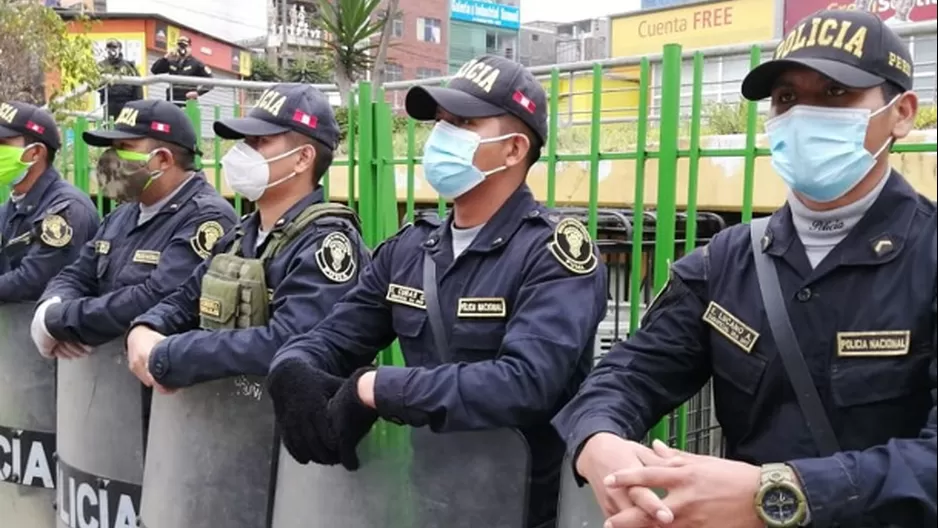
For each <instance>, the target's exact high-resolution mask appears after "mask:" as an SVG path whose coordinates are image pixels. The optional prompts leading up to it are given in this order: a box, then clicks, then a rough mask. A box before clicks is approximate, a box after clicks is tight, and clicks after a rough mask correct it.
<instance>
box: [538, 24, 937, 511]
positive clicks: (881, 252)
mask: <svg viewBox="0 0 938 528" xmlns="http://www.w3.org/2000/svg"><path fill="white" fill-rule="evenodd" d="M911 89H912V58H911V56H910V53H909V50H908V48H907V47H906V45H905V44H904V43H903V42H902V41H901V40H900V39H899V37H898V36H897V35H896V34H895V33H894V32H893V31H892V30H891V29H890V28H889V27H888V26H886V25H885V24H884V23H883V22H882V21H881V20H880V19H879V18H878V17H877V16H875V15H872V14H870V13H867V12H861V11H852V10H832V11H820V12H818V13H815V14H813V15H811V16H809V17H807V18H806V19H804V20H803V21H801V22H800V23H799V24H798V25H797V26H796V27H795V28H794V29H793V30H792V31H791V32H790V33H789V34H788V35H787V36H786V37H785V38H784V39H783V41H782V42H781V44H780V45H779V46H778V48H777V49H776V51H775V58H774V59H773V60H771V61H769V62H766V63H764V64H762V65H760V66H758V67H757V68H755V69H754V70H753V71H752V72H750V74H749V75H748V76H747V77H746V79H745V80H744V81H743V84H742V93H743V96H744V97H746V98H747V99H750V100H759V99H763V98H771V110H770V114H771V115H770V119H769V120H768V121H767V122H766V125H765V128H766V133H767V135H768V140H769V144H770V147H771V153H772V154H771V155H772V166H773V167H774V168H775V171H776V172H777V173H778V175H779V176H780V177H781V178H782V179H783V180H784V181H785V182H786V184H788V186H789V187H790V189H791V192H790V194H789V196H788V200H787V203H786V204H785V205H784V206H783V207H782V208H781V209H779V210H778V211H776V212H775V213H774V214H773V215H771V216H770V217H766V218H761V219H757V220H754V221H753V222H752V224H751V225H748V226H747V225H738V226H734V227H731V228H729V229H727V230H725V231H723V232H721V233H719V234H718V235H717V236H716V237H714V238H713V240H712V241H711V242H710V243H709V244H708V245H707V246H706V247H703V248H700V249H698V250H696V251H694V252H693V253H691V254H690V255H687V256H686V257H684V258H682V259H680V260H678V261H677V262H676V263H675V264H674V266H673V268H672V270H671V278H670V281H669V283H668V285H667V286H666V288H665V289H664V290H663V292H662V293H661V294H660V296H659V297H658V298H657V299H656V301H655V302H654V303H653V304H652V306H650V307H649V309H648V311H647V313H646V314H645V318H644V324H643V325H642V327H641V329H640V330H639V331H638V332H637V333H636V334H635V335H634V336H632V337H631V338H630V339H629V340H628V341H626V342H623V343H619V344H617V345H615V346H614V348H613V349H612V351H611V352H610V353H609V355H608V356H607V357H606V358H605V359H604V360H603V361H602V362H601V363H600V364H599V365H598V366H597V368H596V369H595V370H594V371H593V373H592V374H591V375H590V377H589V378H588V379H587V381H586V382H585V383H584V385H583V387H582V388H581V390H580V392H579V394H578V395H577V397H576V398H574V400H573V401H572V402H571V403H570V404H569V405H568V406H567V407H566V408H565V409H564V410H563V411H561V412H560V413H559V414H558V416H557V417H556V418H555V420H554V424H555V425H556V427H557V429H558V431H560V433H561V434H562V435H563V436H564V437H565V438H567V439H568V444H567V447H568V449H569V452H570V453H571V455H572V456H573V457H574V460H575V462H574V466H575V468H574V469H575V471H576V473H577V474H578V476H579V477H581V478H582V479H584V480H586V481H588V482H589V484H590V485H591V486H592V488H593V491H594V493H595V495H596V498H597V499H598V501H599V504H600V506H602V509H603V511H604V513H605V515H606V516H607V517H609V520H608V523H609V524H608V525H607V526H608V527H611V528H638V527H648V526H654V525H655V524H661V525H669V526H673V527H685V526H694V527H702V528H710V527H713V528H716V527H719V528H757V527H764V526H770V527H778V528H793V527H796V526H816V527H833V526H856V527H863V528H866V527H870V528H876V527H913V526H934V525H935V523H936V503H938V498H936V417H935V397H936V388H938V387H936V351H938V343H936V341H938V334H936V320H938V313H936V311H938V307H936V266H938V263H936V207H935V204H934V203H932V202H930V201H929V200H928V199H926V198H925V197H923V196H921V195H919V194H918V193H916V192H915V190H914V189H913V188H912V187H911V186H910V185H909V183H908V182H907V181H906V180H905V179H904V178H903V177H902V175H901V174H899V173H898V172H896V171H895V170H893V169H892V168H891V166H890V159H889V149H890V147H891V146H892V144H893V142H895V141H896V140H899V139H902V138H904V137H905V136H906V135H907V134H908V133H909V131H910V130H911V129H912V126H913V121H914V119H915V114H916V111H917V106H918V102H917V99H916V96H915V94H914V93H912V91H911ZM711 378H712V382H713V389H714V399H715V408H716V415H717V418H718V419H719V421H720V425H721V426H722V430H723V434H724V436H725V439H726V457H727V459H725V460H724V459H719V458H713V457H708V456H698V455H691V454H687V453H682V452H679V451H676V450H672V449H670V448H668V447H667V446H665V445H663V444H656V445H655V446H654V453H653V454H654V455H657V456H658V457H660V459H659V460H654V459H653V458H650V457H649V454H648V453H647V451H646V450H645V448H643V447H641V446H640V445H639V444H637V443H636V442H639V441H641V439H642V438H643V437H644V435H645V434H646V433H647V432H648V430H649V429H650V428H651V427H652V426H654V424H655V423H657V421H658V420H659V419H661V418H662V417H663V416H664V415H665V414H666V413H668V412H669V411H671V410H672V409H674V408H675V407H676V406H678V405H679V404H681V403H682V402H684V401H686V400H687V399H688V398H689V397H691V396H692V395H694V394H696V393H697V392H699V391H700V390H701V388H702V387H703V386H704V384H705V383H706V382H707V381H708V380H710V379H711ZM651 488H663V489H665V490H666V491H667V496H666V497H665V498H664V500H663V501H659V500H648V501H646V500H644V499H642V500H637V494H640V493H642V492H644V491H645V490H648V489H651ZM665 521H668V522H665Z"/></svg>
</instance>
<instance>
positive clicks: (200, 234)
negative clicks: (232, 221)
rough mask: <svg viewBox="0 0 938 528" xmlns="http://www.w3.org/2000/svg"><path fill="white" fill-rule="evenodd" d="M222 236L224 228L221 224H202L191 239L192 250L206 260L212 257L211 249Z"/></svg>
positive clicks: (210, 222) (211, 221)
mask: <svg viewBox="0 0 938 528" xmlns="http://www.w3.org/2000/svg"><path fill="white" fill-rule="evenodd" d="M223 236H225V228H224V227H222V226H221V224H219V223H218V222H216V221H214V220H210V221H208V222H202V224H200V225H199V227H198V229H196V230H195V236H193V237H192V239H191V243H192V249H193V250H194V251H195V252H196V253H197V254H198V255H199V256H200V257H202V258H203V259H206V258H208V257H210V256H211V255H212V248H213V247H215V243H216V242H218V240H219V239H220V238H221V237H223Z"/></svg>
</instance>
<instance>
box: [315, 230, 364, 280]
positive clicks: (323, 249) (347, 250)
mask: <svg viewBox="0 0 938 528" xmlns="http://www.w3.org/2000/svg"><path fill="white" fill-rule="evenodd" d="M316 264H317V265H318V266H319V270H320V271H322V274H323V275H325V276H326V278H327V279H329V280H331V281H332V282H338V283H343V282H348V281H350V280H352V277H354V276H355V269H356V268H357V266H358V264H357V263H356V262H355V253H354V251H353V250H352V242H351V241H350V240H349V238H348V237H347V236H345V233H343V232H341V231H334V232H332V233H329V234H328V235H326V238H324V239H323V241H322V244H320V246H319V249H318V250H317V251H316Z"/></svg>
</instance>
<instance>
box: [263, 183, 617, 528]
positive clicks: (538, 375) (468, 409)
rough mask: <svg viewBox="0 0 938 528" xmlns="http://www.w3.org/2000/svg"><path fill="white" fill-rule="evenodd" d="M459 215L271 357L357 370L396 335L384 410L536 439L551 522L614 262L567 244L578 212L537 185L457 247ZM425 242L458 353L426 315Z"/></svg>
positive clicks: (542, 506) (424, 233) (387, 246)
mask: <svg viewBox="0 0 938 528" xmlns="http://www.w3.org/2000/svg"><path fill="white" fill-rule="evenodd" d="M573 222H577V221H576V220H573ZM450 223H451V220H448V221H446V222H440V221H438V220H436V219H433V220H430V219H425V220H418V221H417V222H416V223H415V224H414V225H413V226H411V227H407V228H405V229H403V230H402V231H401V232H400V233H398V234H397V235H395V236H394V237H392V238H390V239H389V240H387V241H386V242H385V243H383V244H382V245H381V246H379V247H378V248H377V249H376V250H375V254H374V261H373V262H372V265H371V266H370V267H369V268H367V269H366V270H365V271H364V272H363V273H362V276H361V279H360V281H359V284H358V286H356V287H355V289H353V290H352V292H351V293H349V294H348V295H347V296H346V297H344V298H343V299H342V300H341V301H340V302H339V303H338V304H336V306H335V308H334V309H333V311H332V312H331V313H330V315H329V316H328V317H327V318H326V319H325V320H324V321H323V322H322V323H321V324H320V325H318V326H317V327H316V328H315V329H314V330H313V331H311V332H309V333H307V334H305V335H303V336H299V337H297V338H296V339H294V340H292V341H290V342H288V343H287V345H286V346H285V347H284V348H283V349H282V350H281V351H280V352H278V353H277V356H276V357H275V359H274V362H273V365H272V368H276V365H277V364H279V363H282V362H284V361H287V360H289V359H290V358H292V357H297V356H301V357H305V358H310V359H311V360H312V361H313V362H314V363H315V364H317V365H318V366H319V367H320V368H322V369H323V370H326V371H328V372H331V373H333V374H336V375H348V374H349V373H350V372H351V371H352V370H353V369H355V368H356V367H360V366H363V365H367V364H368V363H370V362H371V361H372V360H374V359H375V356H376V355H377V353H378V352H379V351H380V350H382V349H384V348H385V347H387V346H388V345H390V344H391V342H392V341H393V340H394V339H395V338H398V339H399V340H400V345H401V349H402V351H403V354H404V360H405V362H406V364H407V365H408V366H407V367H390V366H387V367H379V368H378V371H377V374H376V381H375V401H376V404H377V409H378V412H379V414H380V415H381V416H382V417H384V418H386V419H388V420H391V421H396V422H403V423H406V424H408V425H412V426H417V427H419V426H424V425H429V426H430V427H431V428H432V429H433V430H434V431H438V432H448V431H465V430H483V429H498V428H504V427H514V428H519V429H520V430H521V432H522V433H523V434H524V435H525V436H526V438H527V440H528V444H529V445H530V447H531V450H532V459H533V467H532V472H533V482H532V493H531V499H532V500H531V502H532V508H533V509H532V515H531V516H532V518H533V519H534V520H535V522H536V521H537V520H540V521H541V522H542V521H543V520H547V519H549V518H551V517H552V515H553V512H554V510H555V508H556V499H557V497H556V492H557V482H558V479H559V477H558V475H559V467H560V459H561V458H562V456H563V444H562V441H561V439H560V438H559V437H558V436H557V434H556V432H555V431H553V429H552V428H551V427H550V425H549V421H550V418H551V417H552V416H553V415H554V413H556V412H557V410H559V409H560V407H561V406H562V405H563V404H564V403H565V402H566V401H568V400H569V398H570V397H572V396H573V394H574V393H575V392H576V389H577V387H578V386H579V384H580V383H581V382H582V380H583V379H584V377H585V376H586V373H587V372H588V371H589V368H590V366H591V364H592V358H593V347H594V338H595V334H596V328H597V326H598V325H599V322H600V321H601V320H602V319H603V317H604V316H605V314H606V298H607V290H606V271H605V266H604V265H603V264H602V262H599V261H598V257H597V255H598V252H596V250H595V247H594V246H593V245H592V243H591V242H590V240H589V237H588V235H586V236H585V237H582V238H579V239H578V240H577V241H574V243H573V244H572V245H571V246H564V247H563V248H561V249H560V250H559V251H560V253H558V250H557V248H556V246H555V244H556V240H555V239H556V238H558V230H559V229H558V228H559V227H561V226H564V225H567V224H566V223H565V222H562V221H560V219H559V218H558V217H557V215H555V214H554V213H552V212H550V211H549V210H548V209H546V208H544V207H542V206H541V205H539V204H538V203H537V202H535V201H534V197H533V196H532V194H531V192H530V190H529V189H528V188H527V186H523V187H521V188H520V189H519V190H518V191H517V192H515V193H514V195H512V197H511V198H510V199H509V200H508V201H507V202H506V203H505V205H503V206H502V208H501V209H500V210H499V212H498V213H497V214H496V215H495V216H494V217H493V218H492V219H491V220H490V221H489V222H488V223H487V224H486V225H485V226H484V228H483V229H482V230H481V231H480V232H479V234H478V235H477V236H476V238H475V240H474V241H473V242H472V244H471V245H470V246H469V247H468V248H467V249H466V250H465V252H463V254H462V255H461V256H459V257H458V258H456V259H455V260H454V259H453V252H452V244H451V235H450ZM579 226H580V229H581V230H582V229H583V228H582V224H579ZM562 243H564V244H566V242H562ZM570 247H573V249H570ZM569 253H574V254H575V256H576V258H575V259H571V258H568V256H566V255H568V254H569ZM558 254H559V255H560V257H558V256H556V255H558ZM424 255H427V256H429V257H430V258H432V259H433V261H434V263H435V264H436V266H437V278H438V282H439V304H440V306H441V309H442V318H443V324H444V326H445V328H447V329H448V330H449V336H447V338H448V343H449V354H448V356H449V358H446V357H444V354H443V351H440V350H437V347H436V346H435V345H434V340H433V335H432V332H431V330H430V325H429V323H428V320H427V311H426V304H425V300H424V284H423V259H424ZM561 257H563V258H564V259H565V262H567V265H570V267H571V268H574V269H575V270H577V271H571V269H569V268H568V267H565V265H562V264H561V262H560V258H561ZM572 260H576V261H577V262H572Z"/></svg>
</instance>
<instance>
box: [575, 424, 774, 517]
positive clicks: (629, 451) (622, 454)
mask: <svg viewBox="0 0 938 528" xmlns="http://www.w3.org/2000/svg"><path fill="white" fill-rule="evenodd" d="M576 467H577V472H578V473H579V474H580V475H582V476H583V477H584V478H585V479H586V480H587V481H589V483H590V486H591V487H592V489H593V493H594V494H595V495H596V500H597V501H598V503H599V506H600V507H601V508H602V510H603V514H604V515H605V517H606V523H605V524H604V528H665V527H673V528H759V527H762V526H764V523H763V522H762V521H760V519H759V518H758V516H757V514H756V509H755V505H754V499H755V496H756V493H757V492H758V488H759V479H760V474H761V470H760V468H759V467H757V466H752V465H750V464H745V463H742V462H735V461H732V460H725V459H721V458H716V457H709V456H703V455H694V454H691V453H685V452H683V451H678V450H676V449H672V448H670V447H668V446H667V445H665V444H664V443H663V442H660V441H655V443H654V444H653V445H652V447H651V448H648V447H646V446H643V445H641V444H638V443H636V442H630V441H627V440H624V439H622V438H620V437H618V436H616V435H612V434H609V433H599V434H597V435H595V436H593V437H592V438H590V439H589V440H588V441H587V443H586V445H585V446H584V447H583V449H582V451H581V452H580V456H579V457H578V458H577V463H576ZM653 489H659V490H664V491H665V495H664V497H659V496H658V495H657V494H656V493H655V492H654V491H652V490H653Z"/></svg>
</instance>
